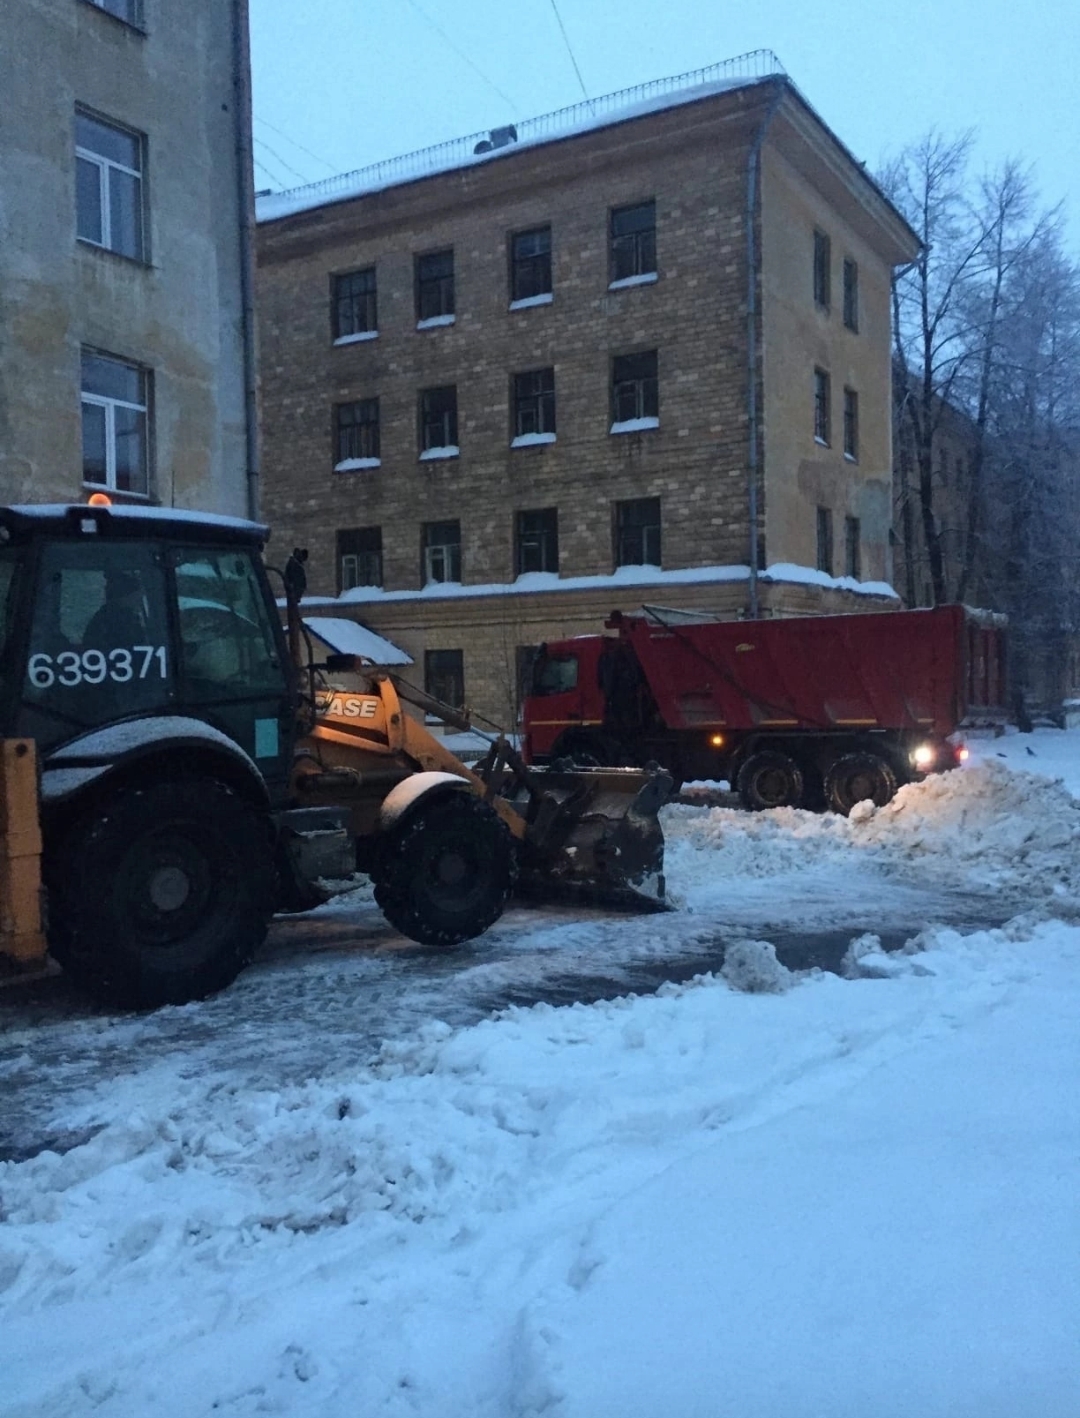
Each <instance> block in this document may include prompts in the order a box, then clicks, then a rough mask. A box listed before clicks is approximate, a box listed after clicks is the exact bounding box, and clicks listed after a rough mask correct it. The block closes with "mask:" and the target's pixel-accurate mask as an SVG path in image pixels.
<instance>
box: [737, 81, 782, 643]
mask: <svg viewBox="0 0 1080 1418" xmlns="http://www.w3.org/2000/svg"><path fill="white" fill-rule="evenodd" d="M784 88H785V81H784V80H783V79H780V80H779V82H778V83H777V88H776V92H775V93H774V94H773V96H772V99H771V100H770V101H769V107H768V109H767V110H766V112H765V117H764V118H763V119H762V120H761V127H760V128H759V129H758V131H757V134H756V135H755V137H754V141H753V144H752V145H751V148H750V162H749V165H748V167H747V172H746V361H747V376H748V377H747V397H746V414H747V422H748V424H749V425H750V450H749V452H750V457H749V467H748V473H747V477H748V483H747V498H746V501H747V512H748V516H749V520H750V604H749V607H748V611H749V616H750V619H751V620H757V619H758V616H759V614H760V605H759V602H758V485H757V478H758V425H759V417H758V397H757V348H758V339H757V279H758V265H759V257H758V250H757V233H756V228H755V225H754V218H755V216H756V214H757V205H758V187H759V178H760V171H761V149H762V147H763V146H764V143H765V135H766V133H767V132H768V130H769V125H770V123H771V122H772V120H773V115H774V114H775V112H776V110H777V108H778V107H779V106H780V100H781V99H782V98H783V97H784Z"/></svg>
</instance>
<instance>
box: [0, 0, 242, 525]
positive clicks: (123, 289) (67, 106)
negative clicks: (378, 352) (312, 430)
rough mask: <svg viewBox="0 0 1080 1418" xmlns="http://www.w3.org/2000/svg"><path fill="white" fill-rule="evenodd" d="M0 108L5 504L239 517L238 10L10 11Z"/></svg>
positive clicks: (55, 4)
mask: <svg viewBox="0 0 1080 1418" xmlns="http://www.w3.org/2000/svg"><path fill="white" fill-rule="evenodd" d="M0 94H2V95H3V117H2V120H0V193H2V194H3V196H2V201H0V497H2V498H3V500H4V501H8V502H11V501H37V502H40V501H48V500H52V501H60V500H63V501H68V500H81V499H82V498H83V497H84V496H85V495H86V494H87V493H88V492H90V491H94V490H101V491H107V492H109V493H110V494H112V495H114V496H115V498H116V499H117V500H119V501H148V502H159V503H163V504H166V505H175V506H177V507H189V508H202V509H207V510H211V511H218V512H229V513H240V514H243V513H245V512H247V511H248V510H249V509H250V508H252V507H253V504H254V494H255V490H256V489H255V486H254V482H253V475H254V472H255V468H256V459H255V449H256V446H257V445H256V439H255V417H254V413H255V401H254V388H255V385H254V376H255V371H254V346H253V333H254V332H253V330H252V323H253V322H252V320H251V318H250V310H251V301H250V298H249V296H250V234H251V219H250V216H249V213H250V211H251V195H250V189H251V178H250V159H249V153H250V141H249V135H250V100H249V74H248V51H247V4H246V0H228V3H227V2H226V0H187V2H186V3H185V4H183V5H173V4H162V3H160V2H159V0H20V3H18V4H8V5H5V6H4V34H3V42H2V43H0ZM245 267H246V268H247V269H246V270H245ZM249 475H251V476H250V477H249Z"/></svg>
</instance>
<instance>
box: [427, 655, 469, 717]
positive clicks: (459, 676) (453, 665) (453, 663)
mask: <svg viewBox="0 0 1080 1418" xmlns="http://www.w3.org/2000/svg"><path fill="white" fill-rule="evenodd" d="M440 656H441V657H451V656H454V657H456V658H455V659H452V660H450V665H449V668H444V669H442V670H436V669H435V664H436V660H437V659H438V658H439V657H440ZM444 675H445V676H447V677H448V678H449V679H450V680H451V681H453V682H454V683H455V687H456V688H457V689H458V690H459V691H460V693H459V695H458V698H459V703H457V704H455V703H454V702H453V699H452V698H451V696H449V695H440V694H437V693H436V692H435V685H436V684H437V683H438V682H440V681H442V679H443V676H444ZM424 693H425V694H429V695H430V696H431V698H432V699H438V700H439V701H440V703H442V704H449V706H450V708H451V709H457V710H462V709H464V708H465V651H464V650H452V649H446V648H443V649H437V650H425V651H424ZM425 717H427V718H429V719H432V718H433V719H435V720H436V722H438V716H437V715H430V716H425Z"/></svg>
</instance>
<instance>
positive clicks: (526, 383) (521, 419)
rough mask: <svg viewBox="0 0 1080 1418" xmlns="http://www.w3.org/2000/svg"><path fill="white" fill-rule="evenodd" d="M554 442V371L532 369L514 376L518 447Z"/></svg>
mask: <svg viewBox="0 0 1080 1418" xmlns="http://www.w3.org/2000/svg"><path fill="white" fill-rule="evenodd" d="M554 441H555V371H554V369H533V370H530V371H529V373H527V374H515V375H514V439H513V446H514V447H515V448H520V447H522V446H524V445H526V444H529V443H554Z"/></svg>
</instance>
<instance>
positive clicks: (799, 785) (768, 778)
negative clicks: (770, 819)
mask: <svg viewBox="0 0 1080 1418" xmlns="http://www.w3.org/2000/svg"><path fill="white" fill-rule="evenodd" d="M735 789H736V791H737V792H738V794H739V797H740V799H741V800H742V805H743V807H744V808H746V809H747V810H748V811H749V812H767V811H769V809H770V808H776V807H801V806H802V803H803V774H802V769H801V768H800V767H799V765H798V764H797V763H796V762H795V760H794V759H793V758H789V757H788V755H787V754H786V753H780V752H779V751H778V750H777V749H772V748H763V749H759V750H758V751H757V752H756V753H752V754H751V755H750V757H749V758H748V759H747V760H746V761H745V763H743V765H742V767H741V768H740V769H739V772H738V776H737V778H736V780H735Z"/></svg>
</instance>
